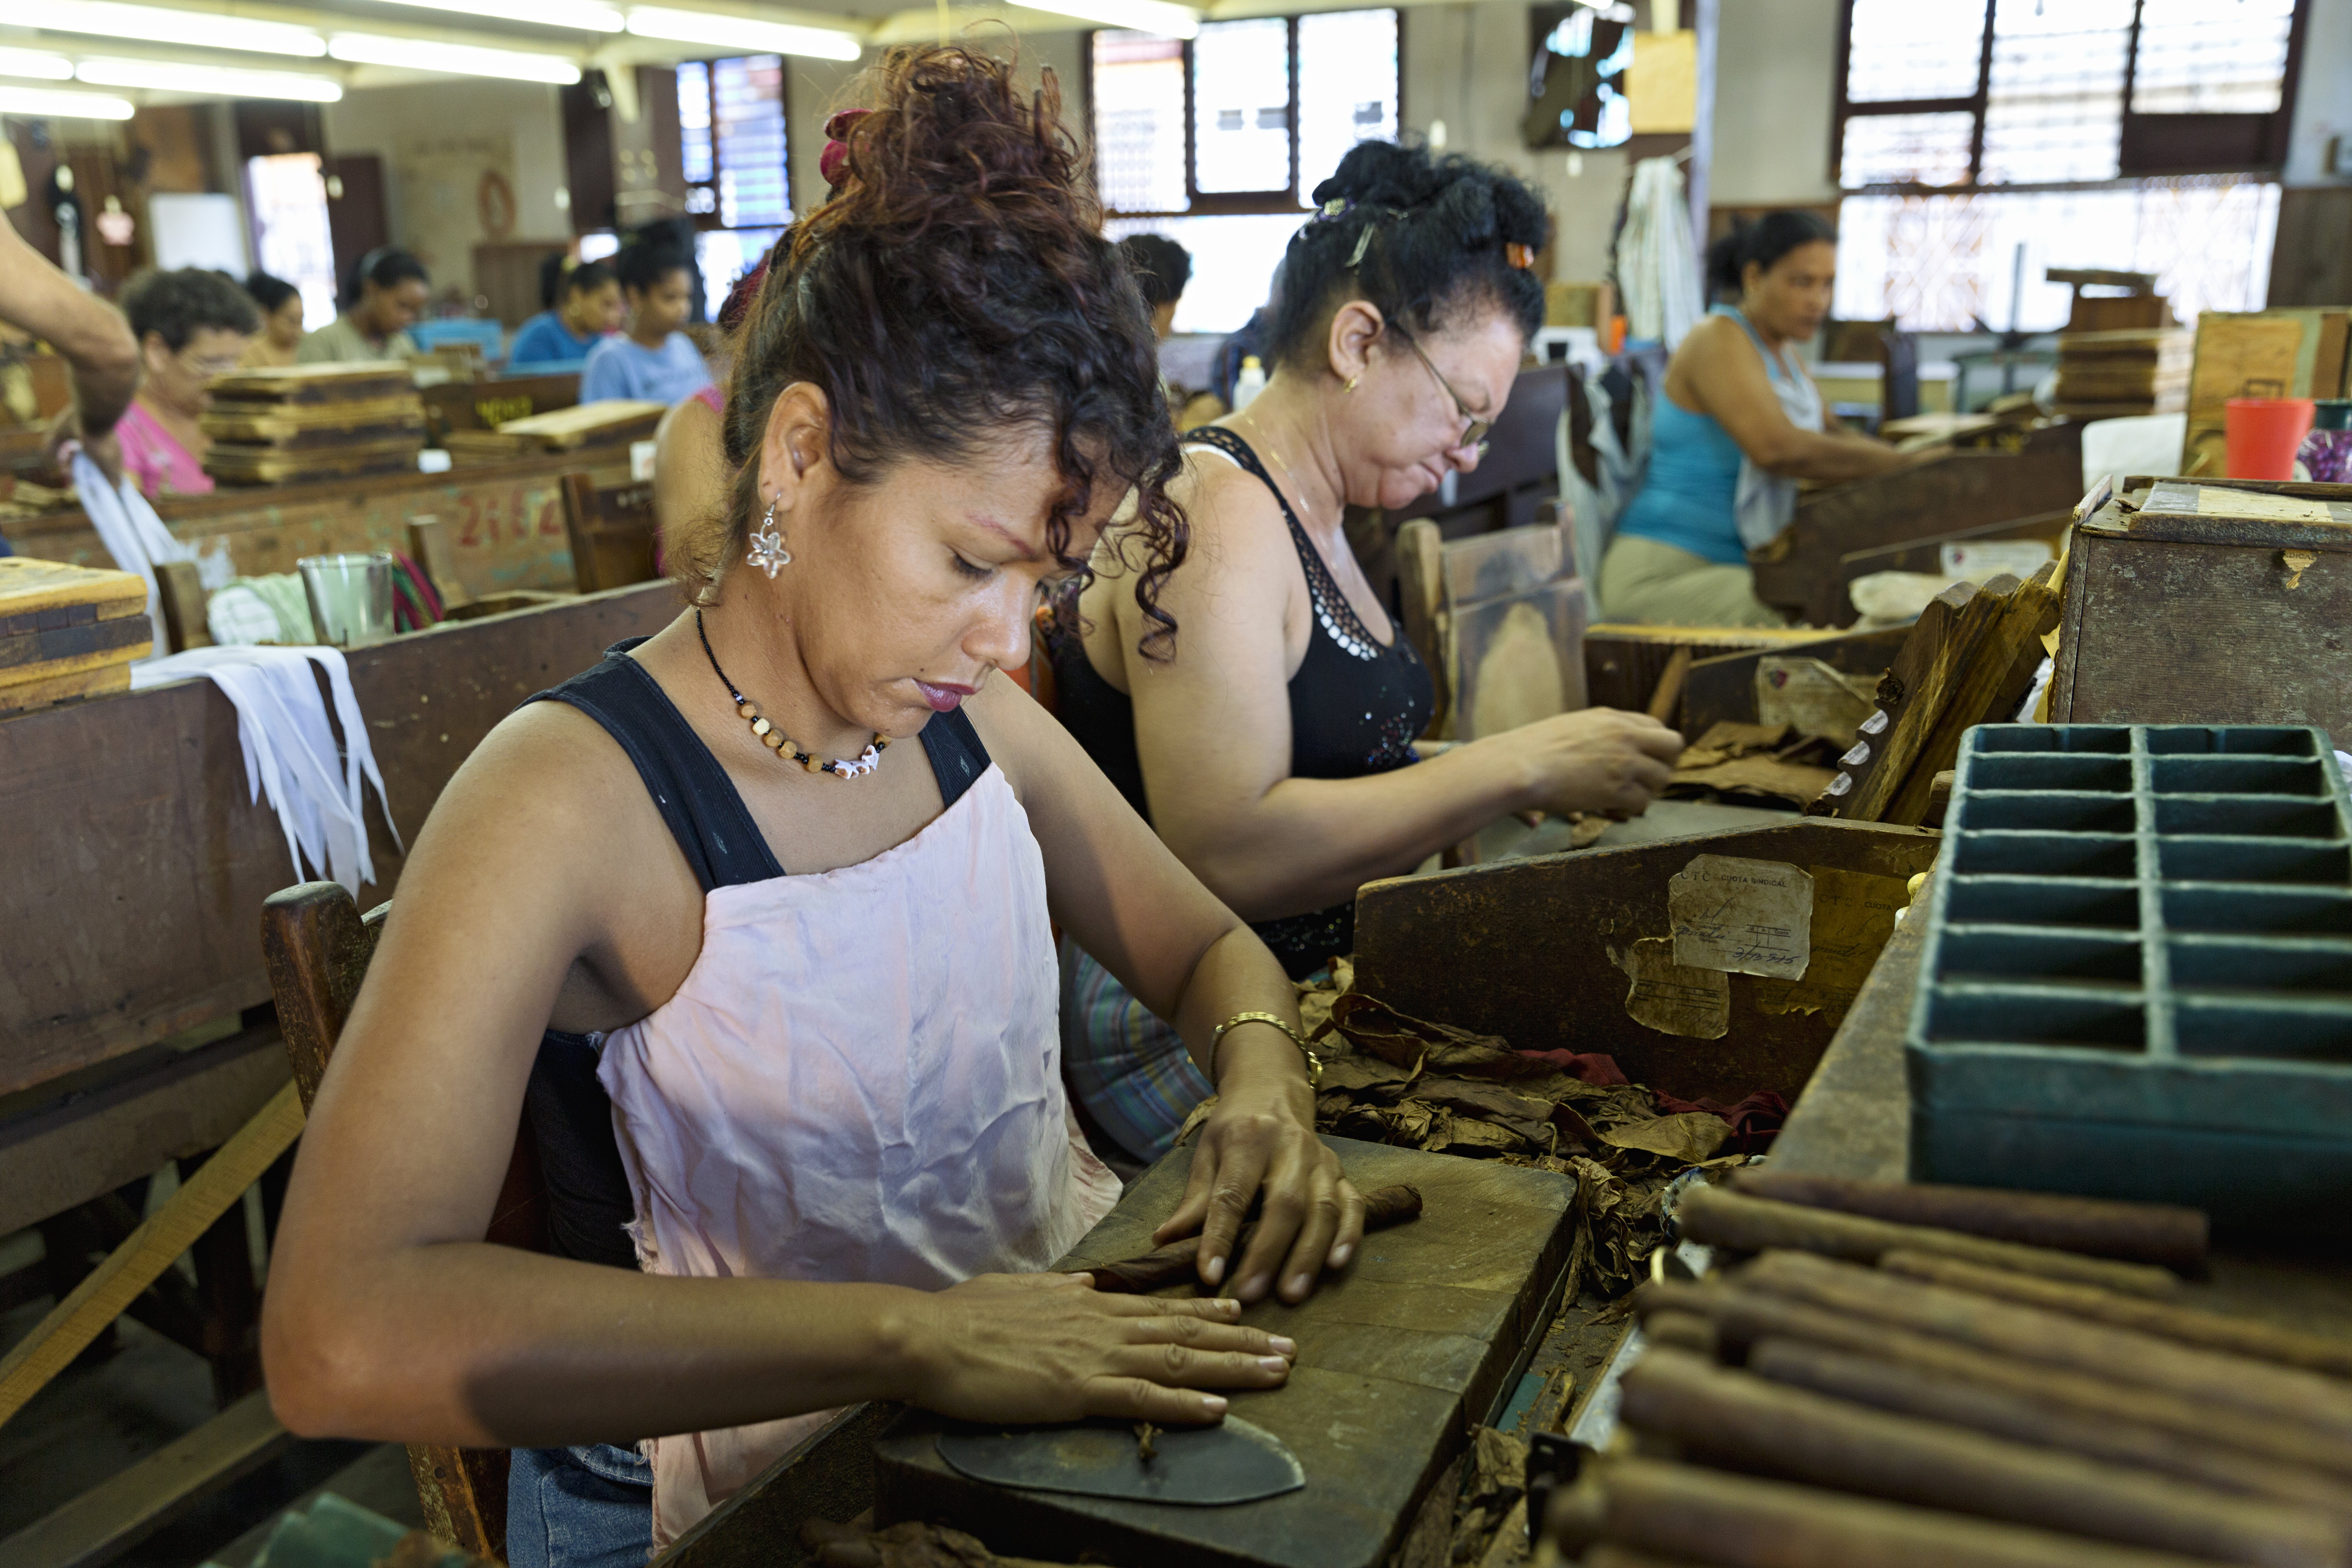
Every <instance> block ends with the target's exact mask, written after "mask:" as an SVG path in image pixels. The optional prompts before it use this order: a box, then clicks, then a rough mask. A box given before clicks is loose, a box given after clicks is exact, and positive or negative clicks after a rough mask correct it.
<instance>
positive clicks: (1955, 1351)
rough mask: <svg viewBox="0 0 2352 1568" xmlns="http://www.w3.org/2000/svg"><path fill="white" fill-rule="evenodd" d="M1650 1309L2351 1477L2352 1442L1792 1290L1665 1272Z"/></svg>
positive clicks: (1734, 1339) (1725, 1339) (1723, 1349)
mask: <svg viewBox="0 0 2352 1568" xmlns="http://www.w3.org/2000/svg"><path fill="white" fill-rule="evenodd" d="M1637 1305H1638V1306H1639V1307H1640V1309H1641V1310H1643V1313H1644V1314H1651V1313H1655V1312H1659V1311H1664V1310H1684V1311H1691V1312H1698V1313H1702V1314H1704V1315H1705V1316H1706V1317H1707V1318H1709V1319H1710V1320H1711V1321H1713V1322H1714V1325H1715V1331H1716V1337H1717V1354H1718V1355H1719V1356H1721V1357H1722V1358H1723V1359H1725V1360H1727V1361H1731V1362H1735V1363H1736V1362H1738V1361H1742V1360H1744V1359H1745V1358H1746V1357H1747V1356H1748V1354H1750V1353H1751V1352H1752V1350H1753V1347H1754V1346H1756V1345H1757V1344H1759V1343H1761V1342H1764V1341H1766V1340H1770V1339H1793V1340H1801V1341H1803V1342H1806V1343H1809V1344H1818V1345H1829V1346H1832V1347H1834V1348H1837V1349H1841V1350H1847V1351H1852V1352H1854V1353H1856V1354H1859V1355H1867V1356H1871V1357H1874V1358H1875V1359H1877V1360H1880V1361H1889V1362H1894V1363H1896V1364H1898V1365H1901V1366H1906V1367H1914V1368H1916V1369H1918V1370H1920V1371H1922V1372H1927V1373H1934V1374H1936V1375H1937V1376H1943V1377H1950V1378H1955V1379H1958V1381H1960V1382H1963V1383H1967V1384H1974V1385H1977V1386H1979V1387H1985V1388H1994V1389H1999V1390H2000V1391H2002V1392H2004V1393H2008V1394H2021V1395H2023V1396H2025V1397H2027V1398H2031V1399H2036V1400H2040V1401H2042V1402H2044V1403H2046V1404H2049V1405H2055V1406H2057V1407H2059V1408H2061V1409H2063V1410H2066V1411H2069V1412H2072V1413H2073V1414H2074V1415H2079V1416H2082V1417H2084V1418H2085V1419H2089V1420H2119V1421H2136V1422H2139V1423H2141V1424H2143V1425H2145V1426H2155V1427H2158V1428H2161V1429H2162V1430H2164V1431H2167V1432H2175V1433H2179V1434H2182V1435H2184V1436H2189V1437H2194V1438H2198V1439H2200V1440H2202V1441H2205V1442H2208V1443H2211V1444H2215V1445H2218V1446H2221V1447H2230V1448H2235V1449H2239V1450H2242V1452H2244V1453H2247V1454H2251V1455H2255V1456H2259V1457H2261V1458H2263V1459H2266V1460H2273V1461H2279V1462H2282V1463H2284V1464H2292V1465H2301V1466H2309V1467H2311V1468H2315V1469H2319V1470H2323V1471H2325V1472H2326V1473H2327V1474H2328V1475H2331V1476H2339V1477H2344V1478H2347V1479H2352V1443H2347V1442H2345V1441H2343V1440H2342V1439H2340V1438H2333V1437H2329V1436H2326V1435H2325V1434H2322V1433H2316V1432H2311V1431H2306V1430H2305V1429H2302V1428H2300V1427H2296V1426H2292V1425H2290V1424H2285V1423H2280V1422H2274V1421H2271V1420H2268V1419H2265V1418H2264V1417H2263V1416H2260V1415H2249V1414H2247V1413H2245V1412H2243V1411H2240V1410H2235V1409H2228V1408H2217V1407H2214V1406H2211V1405H2206V1404H2204V1403H2203V1402H2201V1401H2199V1400H2195V1399H2189V1398H2185V1397H2183V1396H2182V1395H2180V1394H2173V1393H2170V1392H2168V1391H2166V1390H2163V1389H2157V1388H2148V1387H2146V1386H2144V1385H2141V1384H2137V1383H2118V1382H2115V1381H2112V1380H2110V1379H2107V1378H2105V1377H2097V1376H2094V1375H2092V1374H2090V1373H2080V1372H2073V1371H2069V1370H2068V1369H2066V1368H2064V1367H2058V1366H2052V1365H2050V1364H2048V1363H2041V1362H2031V1361H2026V1360H2023V1359H2021V1358H2019V1357H2015V1356H2007V1355H1998V1354H1992V1353H1989V1352H1985V1351H1982V1350H1978V1349H1975V1348H1973V1347H1971V1346H1968V1345H1963V1344H1959V1343H1957V1342H1953V1341H1951V1340H1947V1339H1939V1338H1937V1336H1935V1335H1933V1334H1922V1333H1914V1332H1912V1331H1909V1330H1907V1329H1899V1328H1895V1327H1893V1326H1891V1325H1889V1324H1886V1323H1883V1322H1878V1321H1874V1320H1871V1319H1868V1318H1857V1317H1850V1316H1848V1315H1846V1314H1844V1313H1843V1312H1833V1311H1828V1310H1823V1309H1822V1308H1820V1307H1814V1306H1809V1305H1807V1304H1806V1303H1804V1302H1801V1301H1794V1300H1788V1299H1787V1298H1785V1297H1779V1296H1770V1295H1766V1294H1765V1293H1763V1292H1761V1291H1758V1290H1747V1289H1737V1288H1733V1287H1726V1286H1709V1287H1700V1286H1696V1285H1685V1284H1677V1283H1675V1282H1672V1281H1662V1282H1658V1283H1654V1284H1650V1285H1645V1286H1643V1288H1642V1296H1641V1298H1640V1300H1638V1302H1637Z"/></svg>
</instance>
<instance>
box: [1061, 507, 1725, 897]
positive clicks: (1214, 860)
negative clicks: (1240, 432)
mask: <svg viewBox="0 0 2352 1568" xmlns="http://www.w3.org/2000/svg"><path fill="white" fill-rule="evenodd" d="M1196 472H1200V470H1196ZM1209 472H1212V473H1213V470H1211V471H1209ZM1204 477H1206V475H1205V474H1204ZM1187 492H1188V493H1187V494H1186V495H1185V496H1184V497H1183V500H1184V502H1185V504H1186V506H1187V508H1188V509H1189V510H1190V511H1191V513H1192V523H1193V541H1194V542H1193V549H1192V555H1191V557H1190V558H1189V559H1188V560H1187V561H1186V562H1185V563H1184V566H1183V568H1182V569H1181V570H1180V571H1179V572H1177V573H1176V574H1175V575H1174V576H1173V577H1171V579H1170V580H1169V582H1168V584H1167V585H1166V587H1165V588H1164V589H1163V590H1162V593H1161V595H1160V603H1161V605H1163V606H1165V607H1166V608H1167V609H1168V610H1169V611H1170V613H1171V614H1172V615H1174V616H1175V617H1176V619H1177V622H1178V627H1179V629H1178V631H1177V635H1176V646H1175V656H1174V658H1171V659H1168V660H1157V661H1156V660H1152V659H1148V658H1143V657H1141V656H1140V655H1139V654H1137V653H1135V652H1134V651H1133V650H1134V648H1135V647H1136V643H1137V640H1138V639H1139V637H1140V636H1141V635H1142V627H1141V625H1140V621H1139V616H1138V612H1137V611H1136V609H1135V606H1134V602H1133V595H1131V594H1129V592H1128V591H1127V584H1126V583H1125V582H1124V581H1122V582H1119V583H1118V584H1112V585H1111V586H1112V590H1113V591H1112V592H1110V593H1108V594H1107V595H1104V596H1103V598H1104V605H1105V609H1106V611H1107V612H1109V614H1111V615H1115V616H1116V627H1115V635H1116V636H1117V637H1118V645H1117V646H1118V650H1119V652H1120V653H1121V654H1122V655H1123V656H1124V657H1125V659H1126V670H1127V672H1128V677H1129V695H1130V697H1131V698H1132V700H1133V701H1134V706H1135V739H1136V750H1137V753H1138V755H1139V759H1140V761H1141V763H1142V767H1143V778H1144V784H1145V788H1146V791H1147V793H1148V795H1149V796H1150V804H1151V820H1152V826H1155V827H1156V828H1158V829H1159V832H1160V837H1162V838H1163V839H1165V840H1166V841H1167V844H1168V847H1170V848H1171V849H1172V850H1173V851H1174V852H1175V854H1176V856H1177V858H1179V859H1181V861H1183V863H1184V864H1185V865H1186V866H1188V867H1190V868H1192V871H1193V872H1194V873H1195V874H1196V875H1197V876H1199V878H1200V879H1201V880H1202V882H1204V883H1206V884H1207V885H1208V888H1209V890H1210V891H1211V892H1213V893H1214V894H1215V895H1216V896H1217V897H1218V898H1220V899H1222V900H1224V902H1225V903H1226V904H1228V905H1230V906H1231V907H1232V908H1233V910H1234V912H1235V913H1237V914H1239V915H1240V916H1242V918H1244V920H1253V921H1260V920H1272V919H1276V918H1278V917H1281V916H1284V915H1295V914H1303V913H1306V912H1307V911H1309V910H1318V909H1327V908H1328V907H1329V906H1331V905H1332V904H1335V903H1339V902H1341V901H1343V900H1348V899H1350V898H1353V897H1354V896H1355V892H1356V889H1358V888H1359V887H1360V886H1362V885H1363V884H1364V883H1366V882H1368V881H1370V880H1372V879H1375V878H1380V877H1391V876H1395V875H1398V874H1399V873H1401V872H1404V871H1409V870H1411V869H1412V868H1413V867H1415V866H1417V865H1419V864H1420V863H1421V862H1422V861H1423V859H1425V858H1428V857H1429V856H1431V855H1433V854H1434V853H1436V852H1437V851H1438V850H1440V849H1443V848H1444V847H1446V846H1448V845H1450V844H1455V843H1459V842H1460V841H1461V840H1462V839H1464V838H1466V837H1469V836H1470V835H1471V834H1473V833H1475V832H1476V831H1477V830H1478V829H1480V828H1481V827H1484V826H1486V824H1488V823H1490V822H1492V821H1494V820H1495V819H1496V817H1499V816H1504V815H1506V814H1507V813H1509V812H1513V811H1521V810H1528V809H1539V810H1545V811H1559V812H1567V811H1601V810H1616V811H1634V812H1638V811H1640V810H1642V809H1643V807H1645V806H1647V805H1649V803H1650V800H1651V798H1652V797H1653V796H1654V795H1656V794H1657V792H1658V791H1659V790H1660V789H1663V788H1664V786H1665V783H1666V778H1667V775H1668V773H1669V772H1670V769H1671V764H1672V763H1673V761H1674V759H1675V757H1676V756H1677V755H1679V754H1680V752H1681V750H1682V743H1681V739H1680V737H1678V736H1676V735H1675V732H1674V731H1671V730H1668V729H1666V728H1665V727H1664V725H1662V724H1659V723H1657V722H1656V721H1653V720H1651V719H1648V718H1646V717H1643V715H1640V714H1633V713H1620V712H1616V711H1614V710H1609V709H1594V710H1587V711H1585V712H1581V713H1568V714H1562V715H1559V717H1556V718H1552V719H1547V720H1543V721H1539V722H1538V723H1534V724H1528V725H1524V726H1522V727H1521V728H1519V729H1517V730H1513V731H1507V733H1504V734H1500V735H1493V736H1487V737H1485V738H1482V739H1480V740H1476V741H1473V742H1468V743H1467V744H1465V745H1459V746H1454V747H1450V748H1448V749H1447V750H1446V751H1445V752H1444V754H1443V755H1440V756H1437V757H1433V758H1432V759H1430V760H1428V761H1426V762H1423V763H1416V764H1414V765H1413V766H1411V767H1406V768H1399V769H1396V770H1394V771H1393V772H1390V773H1372V774H1367V775H1365V776H1363V777H1360V778H1352V779H1306V778H1294V777H1292V776H1291V775H1290V744H1291V734H1290V690H1289V680H1290V660H1289V657H1288V654H1287V652H1286V642H1285V623H1286V620H1289V619H1291V617H1292V616H1293V615H1294V612H1296V613H1297V615H1298V616H1302V617H1303V616H1304V613H1305V611H1304V606H1303V605H1293V604H1292V602H1291V601H1292V599H1293V597H1294V596H1295V595H1297V594H1298V593H1299V592H1300V590H1299V589H1298V565H1297V556H1296V553H1295V552H1294V550H1293V548H1292V545H1291V542H1290V538H1289V534H1288V532H1287V531H1286V529H1285V528H1284V527H1283V524H1282V520H1281V517H1280V514H1279V513H1278V512H1276V510H1275V507H1274V503H1273V501H1272V500H1271V499H1270V498H1268V497H1267V496H1266V495H1265V490H1264V488H1263V487H1262V486H1260V485H1259V484H1258V482H1257V481H1256V480H1255V479H1252V478H1250V477H1249V476H1247V475H1244V474H1238V473H1235V474H1232V475H1222V476H1215V477H1214V479H1212V480H1211V481H1210V482H1206V483H1203V482H1199V481H1197V480H1196V481H1195V482H1193V483H1192V484H1190V485H1188V487H1187ZM1253 509H1255V510H1253ZM1107 618H1108V616H1107ZM1111 630H1112V628H1111V627H1108V626H1107V627H1106V628H1105V631H1106V632H1108V631H1111ZM1098 635H1099V634H1098ZM1400 635H1402V634H1400Z"/></svg>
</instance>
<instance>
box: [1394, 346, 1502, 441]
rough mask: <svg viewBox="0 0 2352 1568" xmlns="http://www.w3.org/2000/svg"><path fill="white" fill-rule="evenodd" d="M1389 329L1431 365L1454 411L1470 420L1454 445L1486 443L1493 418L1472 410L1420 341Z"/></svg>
mask: <svg viewBox="0 0 2352 1568" xmlns="http://www.w3.org/2000/svg"><path fill="white" fill-rule="evenodd" d="M1389 330H1390V331H1392V332H1396V335H1397V336H1398V337H1400V338H1403V339H1404V346H1405V347H1407V348H1409V349H1411V350H1412V352H1413V353H1414V354H1415V355H1416V356H1418V357H1419V359H1420V360H1421V363H1423V364H1425V365H1427V366H1429V374H1432V375H1433V376H1435V377H1436V378H1437V384H1438V385H1440V386H1442V387H1444V389H1445V395H1446V396H1448V397H1450V398H1452V399H1454V412H1455V413H1457V414H1459V415H1461V416H1462V417H1463V418H1464V419H1465V420H1467V421H1469V428H1468V429H1466V430H1465V431H1463V432H1462V439H1461V440H1459V441H1456V442H1455V443H1454V445H1455V446H1457V447H1477V446H1482V445H1484V444H1485V442H1486V432H1487V431H1489V430H1492V429H1493V428H1494V427H1495V422H1494V421H1493V420H1492V419H1481V418H1479V417H1478V416H1477V415H1475V414H1473V413H1472V412H1471V411H1470V405H1468V404H1467V403H1465V402H1463V401H1462V395H1461V394H1460V393H1458V392H1456V391H1454V384H1453V383H1452V382H1450V381H1448V380H1446V379H1445V373H1444V371H1441V370H1439V369H1438V368H1437V365H1436V363H1435V362H1433V360H1431V359H1430V357H1429V356H1428V355H1427V354H1425V353H1422V348H1421V345H1420V344H1419V343H1417V342H1413V341H1412V338H1411V337H1410V336H1407V334H1405V333H1403V332H1402V331H1397V329H1396V328H1395V327H1394V326H1391V327H1390V328H1389Z"/></svg>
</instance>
